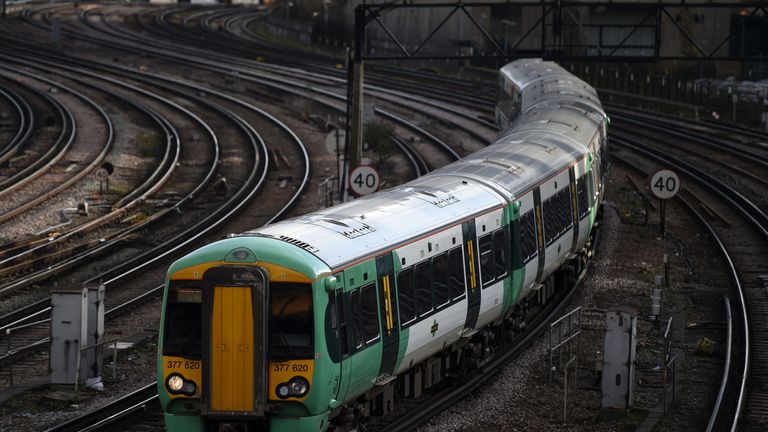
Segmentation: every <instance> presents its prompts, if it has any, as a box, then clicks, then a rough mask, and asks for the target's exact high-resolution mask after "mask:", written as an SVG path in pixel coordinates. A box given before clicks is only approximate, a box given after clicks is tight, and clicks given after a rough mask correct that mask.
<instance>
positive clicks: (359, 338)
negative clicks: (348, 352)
mask: <svg viewBox="0 0 768 432" xmlns="http://www.w3.org/2000/svg"><path fill="white" fill-rule="evenodd" d="M349 303H350V309H351V310H352V314H351V315H352V320H351V324H352V342H353V343H354V344H355V350H359V349H360V348H362V346H363V332H362V329H361V328H360V290H354V291H352V292H351V293H350V294H349Z"/></svg>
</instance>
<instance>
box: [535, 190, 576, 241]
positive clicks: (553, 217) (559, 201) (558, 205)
mask: <svg viewBox="0 0 768 432" xmlns="http://www.w3.org/2000/svg"><path fill="white" fill-rule="evenodd" d="M542 212H543V213H544V239H545V243H546V244H547V246H549V245H550V244H551V243H552V242H554V241H555V240H556V239H558V238H559V237H560V235H562V234H563V233H564V232H565V231H566V229H567V228H568V227H569V226H570V225H571V199H570V187H565V188H563V189H561V190H560V191H559V192H557V193H555V194H554V195H552V196H551V197H549V198H547V199H546V200H545V201H544V204H543V206H542Z"/></svg>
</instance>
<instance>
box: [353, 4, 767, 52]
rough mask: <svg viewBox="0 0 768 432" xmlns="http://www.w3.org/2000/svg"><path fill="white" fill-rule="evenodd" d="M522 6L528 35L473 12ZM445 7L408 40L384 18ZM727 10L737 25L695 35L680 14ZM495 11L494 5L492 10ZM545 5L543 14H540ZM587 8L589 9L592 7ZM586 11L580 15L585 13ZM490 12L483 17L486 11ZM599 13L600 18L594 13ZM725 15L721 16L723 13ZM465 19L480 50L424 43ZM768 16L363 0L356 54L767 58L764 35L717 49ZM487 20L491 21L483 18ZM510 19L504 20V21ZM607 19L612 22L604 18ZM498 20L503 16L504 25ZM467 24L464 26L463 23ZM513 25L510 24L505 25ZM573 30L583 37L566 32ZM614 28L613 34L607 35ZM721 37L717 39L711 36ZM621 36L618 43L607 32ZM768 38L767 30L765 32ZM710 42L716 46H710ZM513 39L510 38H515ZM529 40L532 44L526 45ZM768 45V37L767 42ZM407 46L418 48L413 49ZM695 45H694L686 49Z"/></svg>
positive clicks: (751, 11) (759, 9)
mask: <svg viewBox="0 0 768 432" xmlns="http://www.w3.org/2000/svg"><path fill="white" fill-rule="evenodd" d="M507 6H515V7H519V8H521V9H523V10H525V11H527V15H526V17H527V18H528V22H527V23H525V24H526V27H525V28H524V32H523V34H522V35H521V36H520V37H519V38H517V40H513V41H508V37H507V31H506V27H505V31H504V34H503V35H501V36H499V35H494V32H493V31H492V30H491V24H492V20H490V19H489V20H488V21H487V22H479V21H478V20H477V18H476V17H475V16H474V15H473V13H472V11H473V10H476V8H494V7H507ZM425 9H431V10H440V9H442V10H444V11H445V16H444V17H442V19H440V21H439V23H437V25H435V26H434V27H432V28H431V29H425V33H426V37H423V38H421V40H419V41H417V42H415V43H413V41H410V43H406V42H405V41H404V40H403V37H402V36H399V35H398V29H394V28H393V26H392V25H388V24H387V23H386V19H385V17H387V16H394V15H395V14H397V13H400V12H403V11H413V10H425ZM724 9H729V10H733V11H734V12H736V13H735V14H733V15H729V16H727V17H726V18H725V19H726V20H728V19H730V20H731V24H732V26H731V28H730V31H727V34H723V35H713V34H711V32H706V31H704V32H698V33H699V34H693V33H692V32H691V31H690V30H687V29H686V28H685V26H684V25H682V24H681V23H680V22H679V21H680V19H681V16H682V14H684V13H687V14H690V13H691V12H692V11H693V12H695V13H696V14H697V15H698V14H700V13H706V12H707V11H714V10H717V11H718V12H719V13H720V16H721V17H722V11H723V10H724ZM489 10H490V9H489ZM536 11H538V16H535V13H536ZM585 11H586V12H585ZM579 12H581V14H580V13H579ZM633 13H634V15H635V16H637V17H638V19H637V20H636V22H634V23H620V22H616V23H610V22H609V23H606V22H599V21H601V20H600V19H599V18H597V17H606V16H612V15H622V14H624V16H625V17H627V16H629V17H630V18H631V14H633ZM485 17H486V16H485V14H484V13H483V18H485ZM593 18H594V21H597V22H591V21H590V20H591V19H593ZM721 19H722V18H721ZM457 20H464V23H467V24H468V25H469V28H470V29H472V30H474V31H475V32H476V35H479V36H478V38H479V41H480V43H482V44H484V47H483V49H482V50H481V53H480V54H477V53H472V54H459V55H457V54H455V53H453V52H448V51H447V50H446V52H443V51H441V50H440V49H437V50H435V49H432V50H428V49H425V48H427V47H429V46H430V42H433V41H434V40H435V35H436V34H437V33H438V32H439V31H440V30H443V29H446V28H448V27H449V26H450V25H451V23H455V22H456V21H457ZM751 20H752V21H756V22H759V20H764V21H765V24H766V26H768V1H765V0H759V1H753V2H728V1H724V0H709V1H698V2H696V1H694V2H686V1H684V0H658V1H650V2H605V1H568V0H520V1H515V0H508V1H501V2H492V1H480V2H462V1H457V2H445V3H414V2H413V0H410V1H407V0H404V1H401V2H391V3H380V4H361V5H358V6H357V7H356V9H355V52H354V60H355V61H357V62H360V61H363V60H435V59H511V58H519V57H533V56H536V57H545V58H548V59H553V60H569V61H652V60H693V61H702V60H704V61H714V60H737V61H740V60H761V59H762V56H764V55H768V46H761V45H760V44H761V42H762V41H760V40H759V39H760V38H757V39H758V40H751V41H750V42H751V43H753V44H757V50H756V53H755V54H754V55H750V54H744V53H743V51H744V47H743V45H742V46H741V50H740V51H741V52H733V51H734V50H728V51H727V52H726V53H725V54H718V52H720V51H722V50H723V48H724V47H725V46H726V44H727V43H728V42H729V41H732V40H733V38H734V37H735V36H737V35H738V34H739V32H742V34H743V32H744V31H745V28H746V26H747V24H748V23H749V22H750V21H751ZM483 21H485V20H483ZM502 21H503V20H502ZM602 21H605V19H603V20H602ZM498 22H499V21H497V24H498ZM464 23H462V25H463V24H464ZM502 25H506V24H502ZM372 26H375V28H376V29H378V30H380V33H379V36H380V37H381V38H382V39H385V40H387V41H388V42H389V43H390V44H391V45H392V46H394V47H396V49H394V50H389V51H383V52H382V50H379V52H378V53H376V52H374V50H373V48H372V46H371V44H370V43H369V42H370V38H369V34H370V32H371V31H372V30H371V28H372ZM568 32H571V34H572V35H576V37H573V36H571V37H566V34H568ZM767 32H768V31H767ZM607 33H608V34H610V36H607V35H606V34H607ZM718 36H722V37H720V38H719V39H717V40H715V43H714V44H712V38H713V37H715V38H717V37H718ZM610 37H613V38H617V37H618V38H619V39H620V40H619V41H618V42H613V43H611V42H610V41H607V40H606V39H607V38H608V39H609V38H610ZM764 39H768V34H767V35H766V36H765V37H764ZM707 40H709V45H711V46H714V48H711V49H707V48H706V47H705V45H707ZM671 41H680V42H682V43H680V44H679V48H678V49H677V50H675V49H674V48H673V47H670V46H669V45H670V44H671ZM510 42H511V43H510ZM523 44H527V45H526V46H527V48H526V49H522V48H521V46H522V45H523ZM765 44H766V45H768V42H765ZM408 45H413V46H414V48H412V49H410V50H409V49H408ZM685 49H688V50H689V52H688V53H686V52H683V51H684V50H685Z"/></svg>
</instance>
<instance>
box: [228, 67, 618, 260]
mask: <svg viewBox="0 0 768 432" xmlns="http://www.w3.org/2000/svg"><path fill="white" fill-rule="evenodd" d="M502 73H503V74H506V75H509V76H510V77H515V79H517V80H518V81H517V82H519V83H524V81H525V80H528V82H529V83H534V82H536V81H540V85H539V87H540V88H541V91H540V92H537V91H533V90H534V88H532V91H531V93H535V94H536V95H535V96H534V97H533V99H532V100H534V101H536V104H535V107H534V108H532V109H530V110H528V112H526V113H525V114H524V115H522V116H521V117H520V118H519V120H518V121H517V122H515V123H514V124H513V125H512V128H511V129H509V130H508V131H507V132H505V133H503V134H502V135H500V136H499V138H498V139H497V141H496V142H495V143H494V144H492V145H490V146H488V147H486V148H484V149H482V150H480V151H477V152H475V153H473V154H471V155H469V156H467V157H465V158H464V159H461V160H459V161H458V162H454V163H452V164H450V165H448V166H445V167H443V168H441V169H439V170H437V171H434V172H432V173H429V174H427V175H425V176H423V177H421V178H418V179H416V180H413V181H411V182H408V183H406V184H403V185H401V186H397V187H394V188H391V189H388V190H385V191H382V192H379V193H376V194H373V195H370V196H367V197H363V198H360V199H358V200H355V201H351V202H348V203H345V204H342V205H339V206H334V207H331V208H327V209H324V210H320V211H317V212H314V213H311V214H308V215H305V216H301V217H297V218H295V219H291V220H288V221H284V222H281V223H277V224H274V225H269V226H265V227H261V228H258V229H256V230H253V231H249V232H246V233H244V234H243V235H256V236H265V237H271V238H276V239H279V240H282V241H285V242H288V243H291V244H293V245H296V246H297V247H300V248H302V249H304V250H306V251H309V252H311V253H312V254H314V255H315V256H316V257H318V258H319V259H321V260H322V261H323V262H325V263H326V264H327V265H328V266H329V267H330V268H331V269H338V268H341V267H344V266H346V265H348V264H350V263H352V262H355V261H356V260H359V259H361V258H363V257H366V256H370V255H371V254H376V253H381V252H384V251H386V250H389V249H392V248H395V247H397V246H398V245H401V244H403V243H405V242H408V241H412V240H413V239H415V238H418V237H421V236H424V235H427V234H428V233H430V232H433V231H436V230H439V229H442V228H444V227H447V226H450V225H454V224H456V223H459V222H460V221H463V220H466V219H469V218H471V217H473V216H475V215H478V214H481V213H483V212H486V211H490V210H492V209H494V208H498V207H500V206H502V205H505V204H507V203H510V202H512V201H513V200H515V199H516V197H517V196H520V195H521V194H523V193H525V192H527V191H528V190H530V189H531V188H532V187H533V186H535V185H536V184H539V183H541V182H543V181H544V180H546V179H547V178H549V177H550V176H552V175H553V174H556V173H557V172H560V171H561V170H562V169H565V168H566V167H568V166H570V165H571V164H573V163H574V162H576V161H578V160H580V159H581V158H583V157H585V156H586V154H587V153H588V151H589V150H588V147H587V146H588V145H589V143H590V142H591V140H592V139H593V138H594V136H595V134H596V133H598V131H599V130H601V127H602V125H601V123H603V122H604V120H605V113H604V112H603V109H602V106H601V105H600V101H599V100H598V99H597V96H596V94H595V93H594V89H592V87H590V86H589V85H587V84H586V83H584V82H583V81H581V80H579V79H578V78H576V77H574V76H572V75H570V74H569V73H568V72H567V71H566V70H565V69H563V68H562V67H560V66H559V65H557V64H555V63H552V62H545V61H542V60H540V59H525V60H518V61H515V62H513V63H511V64H509V65H507V66H505V67H504V68H502ZM582 84H583V85H582ZM569 86H570V87H569ZM536 88H538V87H536ZM527 91H528V90H526V92H527ZM526 92H523V94H524V95H525V94H526Z"/></svg>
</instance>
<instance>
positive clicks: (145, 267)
mask: <svg viewBox="0 0 768 432" xmlns="http://www.w3.org/2000/svg"><path fill="white" fill-rule="evenodd" d="M176 84H177V85H178V84H179V83H178V82H177V83H176ZM198 90H200V89H198ZM209 93H211V91H209ZM213 93H215V92H213ZM213 93H211V94H213ZM219 96H220V97H222V98H223V99H227V98H229V103H239V104H241V105H242V107H245V108H248V109H253V110H255V111H258V110H257V109H256V108H255V107H252V106H249V105H248V104H245V103H243V102H242V101H238V100H237V99H235V98H232V97H229V96H226V95H223V94H220V95H219ZM258 112H259V114H260V115H261V116H262V117H263V118H264V120H263V121H265V122H272V123H274V124H275V125H277V127H278V128H279V129H281V130H282V131H283V133H285V134H286V135H289V136H290V139H292V140H294V142H295V143H298V145H299V146H300V150H299V156H298V157H297V158H294V160H298V161H301V160H303V164H302V166H303V167H304V168H303V172H302V175H301V176H299V177H300V179H299V181H298V187H297V188H296V191H295V193H294V194H293V195H292V196H291V197H290V199H289V200H288V202H287V203H286V202H285V201H283V203H282V207H281V208H280V209H279V211H275V212H274V215H275V216H274V217H279V216H280V215H282V214H283V213H284V212H285V211H286V210H287V209H288V208H290V207H291V205H293V203H294V202H295V200H296V198H297V197H298V196H299V195H300V194H301V193H302V192H303V189H304V188H303V185H304V184H306V179H307V177H308V173H309V167H308V163H307V160H308V159H307V158H308V155H307V154H306V150H305V149H303V145H301V143H300V141H298V138H297V137H296V136H295V135H294V134H293V133H292V132H291V131H290V129H289V128H287V127H286V126H285V125H282V124H281V123H279V122H277V121H276V119H274V118H273V117H271V116H269V115H268V114H266V113H264V112H261V111H258ZM234 118H238V117H237V116H233V119H234ZM240 121H242V120H240ZM241 126H242V127H243V128H245V129H248V130H250V132H251V133H252V134H253V135H252V138H253V140H252V143H253V144H254V146H255V145H256V142H257V141H259V142H261V139H260V138H257V134H256V133H255V130H253V129H252V128H250V126H247V125H246V124H245V123H243V124H242V125H241ZM260 145H261V146H262V147H263V146H264V143H263V142H261V144H260ZM254 154H255V152H254ZM301 154H303V156H301ZM268 159H269V158H268V157H267V151H266V149H264V150H263V151H262V152H261V156H259V157H258V160H260V161H261V163H262V164H263V165H261V166H262V167H264V166H266V165H264V164H266V161H267V160H268ZM256 166H257V165H256V164H254V167H256ZM262 171H263V173H264V175H263V176H262V177H261V178H259V177H258V176H257V175H256V174H257V173H258V172H259V170H258V169H256V168H254V170H252V174H251V175H250V179H251V180H244V181H242V182H238V183H241V185H240V189H239V190H240V192H239V193H238V194H235V195H234V196H233V197H232V198H231V199H230V200H229V201H228V202H227V203H224V205H223V206H222V207H221V208H219V209H218V210H215V211H211V213H210V217H209V218H203V219H202V220H198V221H196V222H197V223H195V224H191V225H194V226H193V227H192V228H193V229H191V230H187V231H185V232H183V233H180V234H178V235H177V236H176V238H174V239H171V240H170V241H167V242H165V243H163V244H162V245H161V247H159V248H156V250H154V251H153V252H154V253H155V254H158V256H155V257H153V258H152V259H150V253H145V254H143V255H142V256H140V257H139V259H141V260H142V265H135V262H134V263H133V265H131V266H125V265H123V266H117V267H115V268H114V269H112V270H110V271H108V272H104V273H102V274H100V275H99V276H101V277H109V280H107V281H105V284H106V285H108V286H112V285H119V284H118V282H119V283H120V284H126V282H125V278H126V277H127V276H128V275H130V274H131V273H136V272H137V271H138V270H141V271H143V272H149V274H150V275H155V274H157V275H162V272H163V270H164V269H165V268H166V267H167V265H168V261H164V262H158V260H159V258H161V257H165V256H167V255H169V254H170V253H172V252H177V253H178V252H179V250H180V249H181V248H182V247H183V246H185V245H189V244H190V243H192V242H193V241H200V238H202V236H203V235H205V234H208V235H210V234H209V233H210V231H211V230H212V229H214V228H219V226H220V225H221V223H222V222H223V221H226V220H228V219H229V218H230V217H231V216H233V215H234V214H235V213H236V212H237V211H238V210H240V209H241V208H242V207H243V206H245V205H246V204H247V203H249V202H250V198H251V197H252V196H254V194H255V193H256V191H258V190H259V188H258V185H257V184H255V183H254V182H253V181H252V179H259V184H263V183H264V182H265V181H269V182H272V183H273V184H274V183H277V182H278V181H279V180H278V178H277V174H273V175H272V176H271V177H267V176H266V170H262ZM191 196H194V194H193V195H191ZM212 202H213V203H216V200H213V201H212ZM251 223H253V222H250V223H248V226H251ZM202 227H205V228H206V229H204V230H202V231H201V228H202ZM196 231H197V232H196ZM200 231H201V232H200ZM218 235H221V234H218ZM150 264H151V265H154V266H155V268H154V269H153V268H150V267H149V265H150ZM126 267H131V269H130V270H126ZM155 280H156V281H157V282H154V283H150V285H152V288H154V290H153V289H149V290H146V289H144V294H142V295H141V296H138V297H137V296H136V295H135V294H133V295H131V296H129V297H135V298H137V299H138V298H147V297H151V296H152V295H153V294H156V293H157V287H156V284H157V283H159V281H161V280H162V277H158V278H157V279H155ZM140 285H141V284H140ZM144 285H146V284H144ZM112 290H113V291H114V288H112ZM129 291H130V290H129ZM108 298H109V297H108ZM115 302H116V303H117V302H118V301H117V300H115ZM136 302H137V301H136V300H128V301H127V302H126V303H123V304H120V306H119V307H115V308H112V309H110V314H114V313H117V312H118V311H119V310H121V309H125V308H126V306H127V305H129V304H130V305H133V304H135V303H136ZM38 307H40V308H42V309H40V310H37V311H34V310H27V311H25V312H27V313H30V314H32V315H27V316H28V317H29V318H19V317H18V314H14V316H13V317H9V319H8V320H4V322H8V321H10V320H13V324H12V325H16V326H18V325H20V324H22V323H24V322H25V321H28V320H31V319H33V318H34V319H39V318H40V317H41V315H44V314H45V308H47V305H46V304H45V302H44V301H43V302H38ZM43 321H44V322H43V323H41V324H42V325H41V327H45V325H46V324H47V323H46V322H45V320H43ZM8 325H10V324H6V325H5V327H8ZM40 343H42V344H44V343H45V341H44V339H41V340H39V341H37V342H35V343H32V344H28V345H26V346H25V347H22V348H16V349H12V350H11V351H12V352H11V354H12V355H21V354H24V351H25V350H24V348H26V347H31V348H33V349H34V348H36V347H39V346H40ZM8 357H9V356H8V355H7V353H6V355H5V356H4V357H3V359H4V360H9V358H8Z"/></svg>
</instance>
